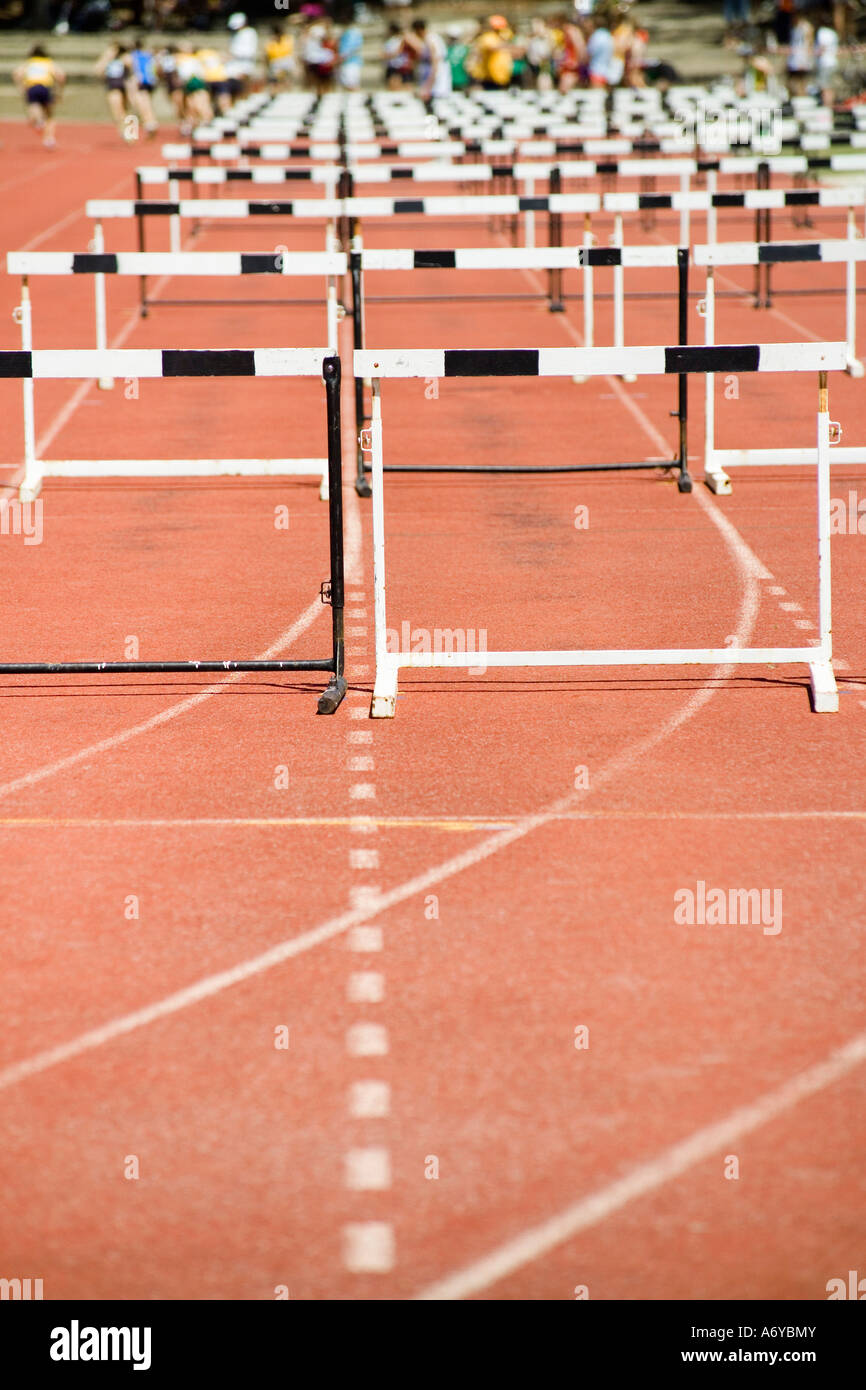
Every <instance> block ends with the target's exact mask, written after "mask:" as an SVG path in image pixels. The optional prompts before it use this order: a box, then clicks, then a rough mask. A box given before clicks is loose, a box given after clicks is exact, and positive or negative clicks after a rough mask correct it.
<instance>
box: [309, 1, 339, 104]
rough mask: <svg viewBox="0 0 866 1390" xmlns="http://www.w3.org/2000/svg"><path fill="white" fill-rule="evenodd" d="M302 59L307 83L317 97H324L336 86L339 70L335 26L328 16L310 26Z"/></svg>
mask: <svg viewBox="0 0 866 1390" xmlns="http://www.w3.org/2000/svg"><path fill="white" fill-rule="evenodd" d="M301 57H302V60H303V64H304V70H305V72H306V76H307V83H308V85H309V86H310V87H312V89H313V91H314V92H315V93H316V95H317V96H324V95H325V93H326V92H330V91H331V90H332V88H333V86H334V74H335V72H336V68H337V40H336V37H335V35H334V26H333V24H332V23H331V20H330V19H329V18H328V17H327V16H326V17H325V18H323V19H318V20H315V21H314V22H313V23H311V24H309V26H308V27H307V30H306V33H305V35H304V40H303V47H302V50H301Z"/></svg>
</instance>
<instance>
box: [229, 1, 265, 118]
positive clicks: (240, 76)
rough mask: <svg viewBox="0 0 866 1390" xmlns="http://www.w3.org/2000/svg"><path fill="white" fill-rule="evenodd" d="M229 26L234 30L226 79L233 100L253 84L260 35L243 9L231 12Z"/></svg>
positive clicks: (230, 41)
mask: <svg viewBox="0 0 866 1390" xmlns="http://www.w3.org/2000/svg"><path fill="white" fill-rule="evenodd" d="M227 22H228V27H229V29H230V30H231V31H232V36H231V39H230V40H229V59H228V62H227V64H226V80H227V81H228V84H229V92H230V94H231V97H232V100H233V101H234V100H236V98H237V97H239V96H245V95H246V93H247V92H248V91H249V90H250V88H251V87H252V86H253V83H254V80H255V75H256V58H257V57H258V52H259V36H258V34H257V33H256V31H255V29H254V28H253V26H252V25H251V24H250V23H249V22H248V20H247V17H246V15H245V14H244V13H243V12H242V11H241V10H238V11H236V13H235V14H230V15H229V17H228V21H227Z"/></svg>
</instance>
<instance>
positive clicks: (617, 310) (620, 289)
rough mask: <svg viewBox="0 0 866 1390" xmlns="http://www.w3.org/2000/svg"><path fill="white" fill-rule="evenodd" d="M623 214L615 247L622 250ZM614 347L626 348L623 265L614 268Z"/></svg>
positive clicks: (619, 217)
mask: <svg viewBox="0 0 866 1390" xmlns="http://www.w3.org/2000/svg"><path fill="white" fill-rule="evenodd" d="M622 244H623V240H622V213H621V212H618V213H617V214H616V217H615V219H614V232H613V245H614V246H617V247H619V248H620V249H622ZM613 345H614V347H616V348H622V347H625V271H624V269H623V267H622V265H615V266H614V268H613ZM620 380H621V381H637V377H636V376H622V377H620Z"/></svg>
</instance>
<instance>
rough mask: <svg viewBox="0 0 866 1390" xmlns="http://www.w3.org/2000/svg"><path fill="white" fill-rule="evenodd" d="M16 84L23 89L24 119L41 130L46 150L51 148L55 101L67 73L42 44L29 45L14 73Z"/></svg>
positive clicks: (54, 124)
mask: <svg viewBox="0 0 866 1390" xmlns="http://www.w3.org/2000/svg"><path fill="white" fill-rule="evenodd" d="M13 77H14V79H15V84H16V86H17V87H19V88H20V89H21V91H22V92H23V93H24V100H25V101H26V103H27V119H28V121H29V122H30V124H31V125H32V126H33V129H34V130H36V131H39V132H41V134H42V143H43V145H44V146H45V148H46V150H53V149H54V146H55V145H56V144H57V141H56V139H55V129H56V122H55V119H54V103H55V101H56V100H57V98H58V97H59V96H60V94H61V92H62V89H63V84H64V82H65V81H66V74H65V73H64V72H63V70H62V69H61V68H59V67H58V66H57V64H56V63H55V61H54V59H53V58H49V56H48V54H47V52H46V51H45V49H44V48H43V47H42V45H41V44H37V45H36V47H35V48H31V50H30V56H29V57H28V58H27V60H26V61H25V62H23V63H21V65H20V66H19V67H17V68H16V69H15V72H14V73H13Z"/></svg>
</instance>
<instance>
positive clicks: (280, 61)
mask: <svg viewBox="0 0 866 1390" xmlns="http://www.w3.org/2000/svg"><path fill="white" fill-rule="evenodd" d="M294 53H295V40H294V39H293V38H292V35H291V34H287V33H286V32H285V30H284V29H283V26H282V24H272V25H271V37H270V38H269V39H268V41H267V43H266V44H265V60H266V62H267V67H268V86H269V87H271V88H272V89H276V88H278V87H286V86H288V84H289V83H290V82H291V80H292V78H293V77H294V75H295V58H294Z"/></svg>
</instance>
